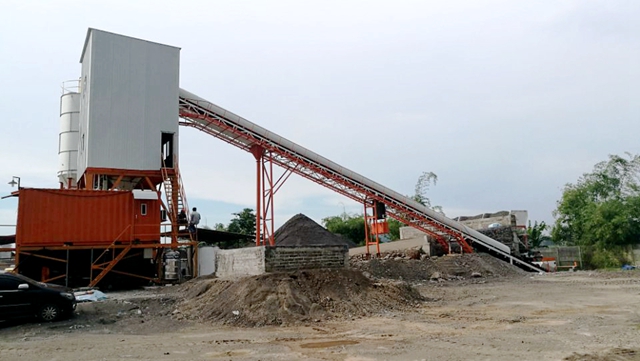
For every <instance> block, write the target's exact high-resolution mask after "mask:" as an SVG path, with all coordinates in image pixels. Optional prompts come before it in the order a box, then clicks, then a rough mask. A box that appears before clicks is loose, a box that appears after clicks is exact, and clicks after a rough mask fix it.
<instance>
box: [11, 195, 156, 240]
mask: <svg viewBox="0 0 640 361" xmlns="http://www.w3.org/2000/svg"><path fill="white" fill-rule="evenodd" d="M150 193H152V194H153V195H155V199H149V198H154V197H149V194H150ZM144 195H145V197H134V193H133V192H126V191H92V190H63V189H35V188H22V189H20V192H19V201H18V222H17V229H16V246H18V247H27V246H48V247H53V246H63V245H65V244H67V245H74V246H82V245H87V246H89V245H109V244H111V243H113V242H114V241H116V240H117V241H121V242H122V243H128V242H130V241H136V240H138V241H141V242H150V241H155V242H159V240H160V201H159V200H158V197H157V196H158V194H157V193H156V192H153V191H146V192H145V193H144ZM135 198H141V199H135Z"/></svg>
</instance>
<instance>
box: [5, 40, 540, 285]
mask: <svg viewBox="0 0 640 361" xmlns="http://www.w3.org/2000/svg"><path fill="white" fill-rule="evenodd" d="M80 62H81V64H82V72H81V76H80V79H79V81H78V82H77V84H68V83H67V84H65V86H64V87H63V94H62V97H61V105H60V137H59V141H60V143H59V149H58V154H59V161H60V165H59V171H58V179H59V183H60V187H59V189H30V188H20V189H19V190H18V191H17V192H15V193H14V195H15V196H18V197H19V202H18V222H17V231H16V247H15V250H14V251H15V255H16V256H15V262H16V268H17V270H18V271H19V272H21V273H23V274H26V275H28V276H30V277H33V278H36V279H40V280H42V281H44V282H52V281H53V282H59V283H65V284H72V285H90V286H95V285H97V284H98V283H101V282H104V283H108V282H111V280H115V279H117V278H120V280H118V282H123V281H122V279H126V280H129V281H138V282H166V281H171V282H173V281H177V280H179V279H180V278H182V276H195V275H196V269H197V267H196V264H195V263H196V261H195V260H196V259H197V257H196V253H197V247H196V242H194V240H193V239H191V235H190V233H189V232H187V231H186V230H181V229H180V228H179V224H178V214H179V212H180V211H181V210H185V211H187V212H188V210H189V209H188V206H187V202H186V197H185V193H184V188H183V186H182V181H181V178H180V172H179V169H178V164H179V157H178V155H179V154H178V126H179V125H181V126H186V127H191V128H195V129H198V130H200V131H202V132H204V133H206V134H209V135H211V136H213V137H215V138H218V139H220V140H223V141H225V142H226V143H228V144H231V145H233V146H235V147H237V148H240V149H242V150H244V151H246V152H249V153H250V154H252V155H253V156H254V158H255V161H256V163H255V164H256V187H255V192H256V193H255V195H256V208H255V209H256V236H255V243H256V246H259V247H274V246H275V242H274V208H273V199H274V196H275V194H276V193H277V191H278V190H279V189H280V188H281V186H282V185H283V183H284V182H285V181H286V180H287V179H288V178H289V176H290V175H291V174H297V175H299V176H302V177H303V178H306V179H309V180H311V181H313V182H315V183H317V184H319V185H322V186H324V187H326V188H329V189H331V190H333V191H335V192H337V193H339V194H342V195H344V196H346V197H348V198H350V199H352V200H354V201H356V202H359V203H360V204H362V205H363V211H364V222H366V224H367V227H365V229H366V232H367V235H366V239H365V245H366V249H367V254H370V252H369V247H371V246H372V247H374V251H375V253H377V254H379V253H380V249H379V235H380V234H384V233H386V232H387V231H388V225H387V223H386V221H387V218H388V217H391V218H394V219H396V220H399V221H400V222H402V223H404V224H406V225H408V226H411V227H413V228H415V229H418V230H420V231H422V232H424V233H426V234H427V235H429V236H430V237H431V239H433V240H434V241H435V242H437V243H439V244H440V246H441V247H442V249H444V250H445V251H449V250H450V249H451V248H450V246H451V245H456V249H459V250H460V251H461V252H467V253H469V252H474V251H475V250H483V251H485V252H488V253H490V254H492V255H494V256H496V257H498V258H500V259H502V260H505V261H508V262H510V263H512V264H517V265H519V266H520V267H522V268H525V269H528V270H532V271H540V269H539V268H538V267H537V266H535V265H532V264H531V263H529V262H527V261H526V260H523V259H521V258H520V257H518V256H517V255H515V254H513V253H512V250H511V249H510V248H509V247H508V246H506V245H505V244H503V243H501V242H498V241H496V240H494V239H492V238H490V237H488V236H486V235H484V234H482V233H480V232H478V231H476V230H474V229H472V228H470V227H468V226H466V225H464V224H461V223H459V222H456V221H454V220H451V219H449V218H447V217H445V216H443V215H442V214H439V213H437V212H435V211H433V210H432V209H430V208H428V207H425V206H424V205H422V204H420V203H417V202H415V201H414V200H413V199H410V198H408V197H406V196H404V195H402V194H401V193H398V192H395V191H393V190H391V189H389V188H387V187H384V186H382V185H381V184H379V183H376V182H374V181H373V180H370V179H368V178H366V177H364V176H362V175H360V174H358V173H356V172H353V171H351V170H349V169H347V168H346V167H343V166H340V165H338V164H336V163H334V162H332V161H330V160H329V159H327V158H324V157H322V156H321V155H319V154H317V153H314V152H312V151H311V150H308V149H306V148H304V147H302V146H300V145H298V144H296V143H294V142H292V141H290V140H287V139H285V138H284V137H281V136H279V135H277V134H275V133H273V132H270V131H269V130H267V129H265V128H262V127H260V126H259V125H257V124H255V123H252V122H250V121H249V120H247V119H244V118H242V117H240V116H238V115H236V114H234V113H232V112H230V111H228V110H226V109H224V108H221V107H219V106H217V105H215V104H213V103H211V102H209V101H207V100H205V99H203V98H201V97H199V96H197V95H195V94H193V93H190V92H188V91H186V90H183V89H180V88H179V84H178V82H179V62H180V49H179V48H176V47H172V46H167V45H163V44H158V43H153V42H148V41H144V40H139V39H135V38H131V37H126V36H122V35H117V34H113V33H109V32H105V31H100V30H95V29H89V31H88V33H87V37H86V40H85V43H84V48H83V50H82V55H81V57H80ZM274 165H276V166H278V168H280V169H281V170H283V173H282V174H281V175H280V176H276V174H275V172H274ZM163 194H164V199H163V197H162V195H163ZM165 218H166V219H167V222H166V229H165V230H162V227H161V226H162V224H163V223H162V222H163V220H164V219H165ZM165 239H166V241H164V240H165ZM2 250H3V249H0V251H2ZM176 260H178V261H176ZM104 283H103V284H104Z"/></svg>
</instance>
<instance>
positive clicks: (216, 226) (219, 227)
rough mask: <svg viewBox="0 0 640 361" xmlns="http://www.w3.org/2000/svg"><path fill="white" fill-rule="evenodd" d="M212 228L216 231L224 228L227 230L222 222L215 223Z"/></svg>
mask: <svg viewBox="0 0 640 361" xmlns="http://www.w3.org/2000/svg"><path fill="white" fill-rule="evenodd" d="M213 229H214V230H216V231H226V230H227V227H225V225H224V224H222V223H216V224H215V225H214V226H213Z"/></svg>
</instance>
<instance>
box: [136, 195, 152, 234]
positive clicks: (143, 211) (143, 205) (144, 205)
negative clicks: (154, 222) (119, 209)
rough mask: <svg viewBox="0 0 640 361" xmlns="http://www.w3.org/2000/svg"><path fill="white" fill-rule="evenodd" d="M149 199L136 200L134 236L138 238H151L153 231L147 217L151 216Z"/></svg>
mask: <svg viewBox="0 0 640 361" xmlns="http://www.w3.org/2000/svg"><path fill="white" fill-rule="evenodd" d="M149 203H150V202H149V201H148V200H145V199H140V200H138V199H137V200H136V201H135V202H134V204H135V208H134V214H135V216H134V219H133V237H134V239H138V240H145V239H147V238H149V234H150V233H152V232H151V231H152V230H151V229H145V228H148V224H149V222H147V217H148V216H149Z"/></svg>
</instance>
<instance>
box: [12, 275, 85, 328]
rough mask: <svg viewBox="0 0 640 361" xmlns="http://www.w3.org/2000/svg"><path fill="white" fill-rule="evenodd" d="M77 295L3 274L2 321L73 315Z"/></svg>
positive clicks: (56, 317) (47, 318) (57, 318)
mask: <svg viewBox="0 0 640 361" xmlns="http://www.w3.org/2000/svg"><path fill="white" fill-rule="evenodd" d="M75 308H76V298H75V296H74V295H73V292H72V291H71V289H69V288H66V287H63V286H58V285H53V284H47V283H42V282H37V281H34V280H32V279H31V278H28V277H25V276H23V275H19V274H14V273H0V321H7V320H13V319H17V318H34V317H36V318H39V319H40V320H42V321H46V322H50V321H56V320H59V319H62V318H67V317H71V316H72V315H73V310H75Z"/></svg>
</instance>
